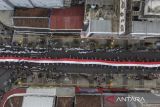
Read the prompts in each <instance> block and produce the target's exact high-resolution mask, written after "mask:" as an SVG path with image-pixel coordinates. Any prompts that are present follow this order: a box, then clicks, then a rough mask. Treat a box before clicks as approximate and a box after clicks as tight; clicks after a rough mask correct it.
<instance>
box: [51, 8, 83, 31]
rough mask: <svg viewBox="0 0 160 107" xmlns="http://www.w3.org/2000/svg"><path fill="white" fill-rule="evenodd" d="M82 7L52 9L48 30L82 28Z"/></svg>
mask: <svg viewBox="0 0 160 107" xmlns="http://www.w3.org/2000/svg"><path fill="white" fill-rule="evenodd" d="M83 19H84V6H83V5H79V6H72V7H69V8H62V9H52V12H51V17H50V28H51V29H52V30H81V29H82V28H83Z"/></svg>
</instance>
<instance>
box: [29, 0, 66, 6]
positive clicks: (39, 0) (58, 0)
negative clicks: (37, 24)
mask: <svg viewBox="0 0 160 107" xmlns="http://www.w3.org/2000/svg"><path fill="white" fill-rule="evenodd" d="M31 2H32V3H33V5H34V6H35V7H43V8H54V7H63V5H64V4H63V3H64V0H31Z"/></svg>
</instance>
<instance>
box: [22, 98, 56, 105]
mask: <svg viewBox="0 0 160 107" xmlns="http://www.w3.org/2000/svg"><path fill="white" fill-rule="evenodd" d="M54 102H55V98H54V97H42V96H25V97H24V99H23V104H22V107H54Z"/></svg>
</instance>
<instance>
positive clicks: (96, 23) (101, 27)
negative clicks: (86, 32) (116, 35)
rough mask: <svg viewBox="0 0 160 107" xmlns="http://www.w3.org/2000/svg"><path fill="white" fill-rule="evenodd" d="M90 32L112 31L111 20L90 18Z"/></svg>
mask: <svg viewBox="0 0 160 107" xmlns="http://www.w3.org/2000/svg"><path fill="white" fill-rule="evenodd" d="M90 28H91V29H90V32H112V25H111V20H91V23H90Z"/></svg>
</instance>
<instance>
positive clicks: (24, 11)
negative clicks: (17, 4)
mask: <svg viewBox="0 0 160 107" xmlns="http://www.w3.org/2000/svg"><path fill="white" fill-rule="evenodd" d="M49 12H50V11H49V9H44V8H16V9H15V12H14V16H15V17H49Z"/></svg>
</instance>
